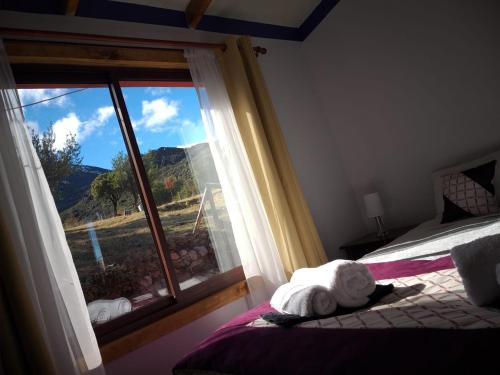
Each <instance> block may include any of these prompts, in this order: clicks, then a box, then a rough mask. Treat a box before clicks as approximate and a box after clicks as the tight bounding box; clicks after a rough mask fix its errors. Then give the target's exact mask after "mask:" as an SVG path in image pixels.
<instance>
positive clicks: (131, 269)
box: [32, 131, 229, 302]
mask: <svg viewBox="0 0 500 375" xmlns="http://www.w3.org/2000/svg"><path fill="white" fill-rule="evenodd" d="M32 138H33V139H32V140H33V144H34V145H35V148H36V149H37V151H38V154H39V156H40V159H41V161H42V165H43V167H44V170H45V171H46V175H47V178H48V180H49V184H50V185H51V189H52V190H53V195H54V197H55V202H56V206H57V207H58V210H59V212H60V217H61V220H62V223H63V226H64V229H65V233H66V238H67V241H68V244H69V247H70V249H71V252H72V255H73V260H74V262H75V266H76V268H77V271H78V275H79V277H80V281H81V284H82V288H83V292H84V295H85V298H86V300H87V302H91V301H94V300H97V299H114V298H118V297H127V298H129V299H131V300H132V302H134V298H136V297H138V296H144V295H147V294H148V293H150V295H151V297H150V298H159V297H161V296H164V295H166V294H167V291H166V289H165V288H166V283H165V277H164V275H163V271H162V268H161V266H160V263H159V258H158V255H157V253H156V249H155V245H154V243H153V239H152V236H151V233H150V230H149V226H148V223H147V219H146V216H145V213H144V212H143V211H142V209H141V205H142V203H141V201H140V198H139V195H138V191H137V187H136V184H135V180H134V176H133V175H132V171H131V168H130V164H129V162H128V157H127V156H126V155H125V154H124V153H121V152H120V153H118V154H117V155H116V156H115V158H114V159H113V162H112V165H113V168H112V169H110V170H108V169H104V168H99V167H93V166H87V165H81V164H78V162H79V156H78V153H79V145H78V144H77V143H76V142H75V140H74V139H71V138H69V139H68V145H67V147H65V148H63V149H62V150H60V151H55V150H54V151H53V152H52V153H51V152H50V149H51V146H50V145H51V143H53V142H52V141H51V138H53V134H51V132H50V131H48V132H46V133H45V134H42V135H41V136H40V135H35V134H33V136H32ZM44 147H45V149H44ZM54 153H55V155H54ZM64 153H66V154H64ZM69 154H72V155H69ZM48 155H49V156H48ZM56 161H58V162H56ZM64 161H66V162H67V163H70V164H71V166H70V167H68V168H66V173H67V176H64V175H57V173H56V171H53V169H54V168H56V169H57V171H59V172H60V171H61V170H65V168H63V164H64ZM143 163H144V166H145V168H146V171H147V175H148V178H149V182H150V185H151V190H152V193H153V197H154V199H155V202H156V205H157V209H158V213H159V216H160V218H161V221H162V224H163V228H164V232H165V235H166V238H167V243H168V249H169V254H168V255H169V256H170V257H171V259H172V261H173V264H174V267H175V271H176V274H177V278H178V280H179V282H180V283H181V288H183V287H189V286H191V285H193V284H195V283H197V282H201V281H203V280H205V279H207V278H209V277H210V276H213V275H215V274H217V273H219V268H218V265H217V260H216V257H215V253H214V246H213V244H212V241H211V238H210V235H209V230H208V227H207V216H214V215H215V216H216V217H217V219H218V220H219V221H222V222H225V223H227V222H228V220H229V219H228V217H227V212H226V210H225V205H224V200H223V197H222V193H221V190H220V188H219V187H218V178H217V173H216V170H215V166H214V164H213V160H212V157H211V154H210V149H209V147H208V144H207V143H200V144H197V145H193V146H191V147H188V148H175V147H162V148H159V149H157V150H151V151H149V152H147V153H146V154H144V155H143ZM44 164H45V165H44ZM54 185H55V186H54ZM205 188H207V190H210V193H211V197H212V199H211V200H210V201H208V200H207V203H206V204H205V205H204V210H203V211H202V214H203V215H202V216H201V220H200V222H199V225H198V226H197V227H196V230H195V223H196V219H197V216H198V212H199V210H200V205H201V202H202V194H201V193H202V192H203V191H204V190H205ZM200 190H201V192H200ZM212 202H213V204H214V205H215V207H212V206H211V204H212ZM89 228H92V231H94V232H95V237H96V238H97V241H98V247H99V252H100V254H96V251H95V244H94V243H93V242H92V238H91V237H90V235H89ZM225 228H227V226H221V227H219V228H217V227H215V228H211V230H212V232H217V231H224V230H225ZM89 237H90V238H89Z"/></svg>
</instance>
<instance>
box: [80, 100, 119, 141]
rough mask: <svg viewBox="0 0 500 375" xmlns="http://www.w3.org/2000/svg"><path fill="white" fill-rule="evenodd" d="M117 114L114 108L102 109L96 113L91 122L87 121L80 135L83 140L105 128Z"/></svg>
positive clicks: (98, 109)
mask: <svg viewBox="0 0 500 375" xmlns="http://www.w3.org/2000/svg"><path fill="white" fill-rule="evenodd" d="M114 113H115V109H114V108H113V106H107V107H100V108H97V110H96V111H95V112H94V114H93V115H92V117H91V118H90V120H88V121H86V122H85V123H84V124H83V126H82V130H81V133H80V137H81V140H83V139H85V138H87V137H88V136H89V135H91V134H92V133H94V132H95V131H96V130H97V129H98V128H101V127H103V126H104V125H106V123H107V122H108V121H109V119H110V118H111V116H113V114H114Z"/></svg>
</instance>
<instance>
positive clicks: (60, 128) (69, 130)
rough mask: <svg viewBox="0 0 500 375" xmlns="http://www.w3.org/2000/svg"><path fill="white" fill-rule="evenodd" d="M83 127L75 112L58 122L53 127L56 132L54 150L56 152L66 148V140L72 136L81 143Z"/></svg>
mask: <svg viewBox="0 0 500 375" xmlns="http://www.w3.org/2000/svg"><path fill="white" fill-rule="evenodd" d="M81 127H82V122H81V121H80V119H79V118H78V116H77V115H76V114H75V113H74V112H71V113H69V114H68V115H67V116H66V117H64V118H62V119H59V120H57V121H56V122H55V123H54V125H52V130H53V131H54V136H55V142H54V148H55V149H56V150H61V149H62V148H64V145H65V143H66V139H67V138H68V137H70V136H71V135H73V136H75V138H76V140H77V141H80V139H79V138H80V132H81Z"/></svg>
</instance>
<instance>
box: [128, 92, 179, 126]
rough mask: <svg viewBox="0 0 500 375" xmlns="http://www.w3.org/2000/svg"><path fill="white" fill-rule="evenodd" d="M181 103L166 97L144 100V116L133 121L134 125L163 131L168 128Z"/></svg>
mask: <svg viewBox="0 0 500 375" xmlns="http://www.w3.org/2000/svg"><path fill="white" fill-rule="evenodd" d="M178 106H179V104H178V103H177V102H176V101H173V100H172V101H169V100H168V99H166V98H159V99H154V100H151V101H149V100H143V101H142V118H141V119H140V120H138V121H132V126H133V127H134V128H137V127H139V126H141V125H144V127H145V128H146V129H148V130H150V131H152V132H161V131H164V130H166V129H167V125H168V122H169V121H170V120H172V119H174V118H175V117H177V114H178Z"/></svg>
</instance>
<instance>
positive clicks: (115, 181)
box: [16, 73, 242, 338]
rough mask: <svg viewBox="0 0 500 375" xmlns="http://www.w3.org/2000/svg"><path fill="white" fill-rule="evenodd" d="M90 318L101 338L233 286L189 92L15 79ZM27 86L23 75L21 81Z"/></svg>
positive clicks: (134, 84) (160, 84) (155, 85)
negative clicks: (227, 286)
mask: <svg viewBox="0 0 500 375" xmlns="http://www.w3.org/2000/svg"><path fill="white" fill-rule="evenodd" d="M18 77H20V78H19V79H18V84H19V94H20V98H21V102H22V105H23V110H24V115H25V119H26V126H27V127H29V129H30V132H31V134H32V141H33V145H34V147H35V149H36V151H37V153H38V156H39V158H40V160H41V162H42V166H43V168H44V172H45V175H46V176H47V179H48V182H49V185H50V188H51V191H52V194H53V196H54V200H55V202H56V205H57V209H58V211H59V214H60V218H61V221H62V223H63V226H64V229H65V233H66V238H67V241H68V245H69V247H70V250H71V253H72V255H73V260H74V262H75V266H76V269H77V272H78V275H79V278H80V281H81V285H82V288H83V292H84V295H85V299H86V302H87V306H88V309H89V314H90V317H91V320H92V323H93V324H94V326H95V329H96V332H97V333H98V336H99V337H100V338H102V337H106V335H108V336H109V337H111V338H114V337H116V335H119V334H123V333H125V332H127V331H128V328H127V327H128V326H131V325H134V326H135V327H137V326H140V324H141V323H144V322H147V321H148V317H149V316H151V315H155V314H156V315H155V316H161V315H162V314H163V315H164V314H166V313H168V311H169V309H172V308H173V309H176V308H178V307H176V305H179V306H181V305H182V306H184V305H187V304H189V303H191V302H193V301H195V300H197V299H199V298H202V297H203V296H206V295H209V294H210V293H213V292H214V291H216V290H218V289H220V288H222V287H224V286H226V285H228V284H229V283H234V282H236V281H237V280H241V279H242V270H241V266H240V260H239V257H238V253H237V249H236V244H235V241H234V236H233V233H232V229H231V222H230V220H229V216H228V213H227V211H226V208H225V202H224V195H223V192H222V191H221V188H220V183H219V179H218V176H217V172H216V167H215V165H214V161H213V159H212V156H211V152H210V146H209V143H208V142H207V139H206V136H205V132H204V127H203V124H202V121H201V116H200V108H199V103H198V100H197V96H196V91H195V89H194V88H192V87H190V83H189V82H187V81H186V80H184V81H183V82H182V83H179V82H177V81H170V80H168V78H165V79H163V78H162V77H158V76H156V77H155V80H148V81H144V74H142V75H141V80H140V81H139V80H134V77H133V75H131V74H130V73H129V74H128V75H124V76H122V77H121V79H116V78H115V76H113V79H112V80H111V79H108V78H107V77H108V76H107V75H103V76H102V77H99V78H95V77H93V78H92V79H90V80H89V78H86V77H85V76H83V77H82V78H81V80H79V79H78V76H75V75H72V74H71V73H58V74H55V75H54V76H51V79H50V82H45V83H44V82H43V81H42V80H41V82H36V83H34V82H33V79H32V78H30V80H28V81H29V82H26V81H24V80H23V75H22V74H21V75H18V76H17V77H16V79H17V78H18ZM30 77H32V76H30Z"/></svg>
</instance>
